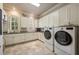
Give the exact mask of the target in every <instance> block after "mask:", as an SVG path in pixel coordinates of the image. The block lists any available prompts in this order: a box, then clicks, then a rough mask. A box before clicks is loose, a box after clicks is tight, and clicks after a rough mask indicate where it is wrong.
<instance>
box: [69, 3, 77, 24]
mask: <svg viewBox="0 0 79 59" xmlns="http://www.w3.org/2000/svg"><path fill="white" fill-rule="evenodd" d="M67 8H68V17H69V22H70V24H73V25H78V7H77V4H70V5H69V6H67Z"/></svg>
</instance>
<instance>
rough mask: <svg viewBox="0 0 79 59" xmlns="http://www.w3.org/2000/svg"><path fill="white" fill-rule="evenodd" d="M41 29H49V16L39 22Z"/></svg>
mask: <svg viewBox="0 0 79 59" xmlns="http://www.w3.org/2000/svg"><path fill="white" fill-rule="evenodd" d="M39 27H48V15H47V16H44V17H42V18H41V19H40V20H39Z"/></svg>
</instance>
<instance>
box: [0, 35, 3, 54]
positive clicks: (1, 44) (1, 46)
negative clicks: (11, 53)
mask: <svg viewBox="0 0 79 59" xmlns="http://www.w3.org/2000/svg"><path fill="white" fill-rule="evenodd" d="M0 55H3V38H2V35H0Z"/></svg>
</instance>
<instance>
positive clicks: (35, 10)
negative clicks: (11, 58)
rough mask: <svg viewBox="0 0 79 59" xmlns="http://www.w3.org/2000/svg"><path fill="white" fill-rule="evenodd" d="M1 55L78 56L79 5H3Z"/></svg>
mask: <svg viewBox="0 0 79 59" xmlns="http://www.w3.org/2000/svg"><path fill="white" fill-rule="evenodd" d="M0 19H1V20H0V39H1V40H0V54H1V55H79V43H78V42H79V31H78V30H79V3H0Z"/></svg>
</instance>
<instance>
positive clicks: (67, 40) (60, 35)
mask: <svg viewBox="0 0 79 59" xmlns="http://www.w3.org/2000/svg"><path fill="white" fill-rule="evenodd" d="M55 40H56V41H57V42H58V43H59V44H61V45H65V46H66V45H70V44H71V42H72V37H71V35H70V34H69V33H68V32H65V31H58V32H56V33H55Z"/></svg>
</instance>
